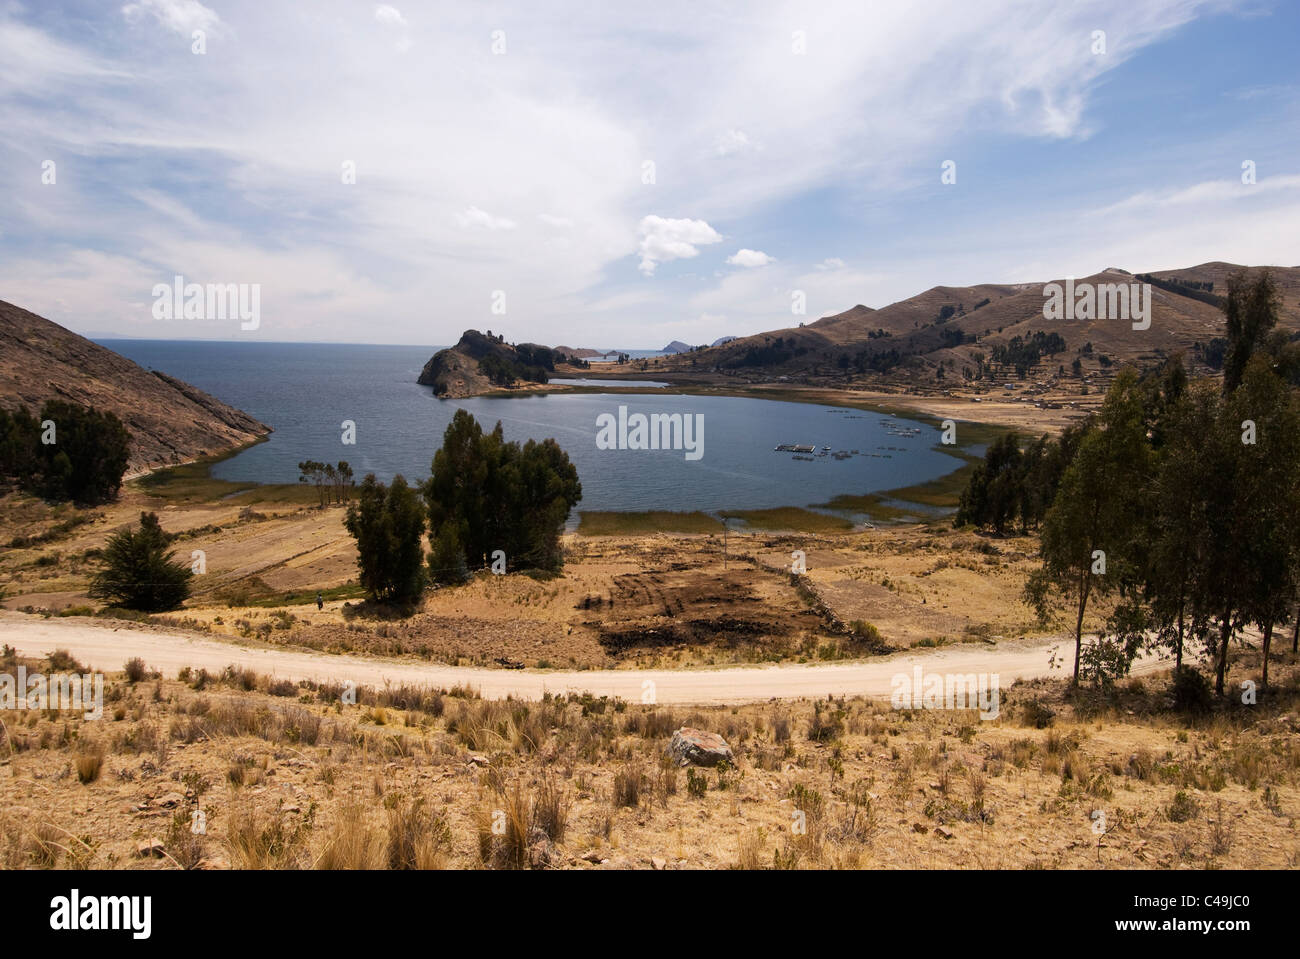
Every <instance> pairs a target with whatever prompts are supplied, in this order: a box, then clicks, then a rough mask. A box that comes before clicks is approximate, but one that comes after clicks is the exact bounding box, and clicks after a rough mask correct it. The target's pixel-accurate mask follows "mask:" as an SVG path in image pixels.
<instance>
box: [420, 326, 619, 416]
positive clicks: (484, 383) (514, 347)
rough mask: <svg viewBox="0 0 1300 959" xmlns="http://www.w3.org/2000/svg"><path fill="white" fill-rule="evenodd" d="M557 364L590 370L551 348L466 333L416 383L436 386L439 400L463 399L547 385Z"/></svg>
mask: <svg viewBox="0 0 1300 959" xmlns="http://www.w3.org/2000/svg"><path fill="white" fill-rule="evenodd" d="M583 352H584V353H588V354H589V355H592V356H600V355H602V354H600V353H598V352H595V351H583ZM557 364H558V365H561V366H564V365H571V366H572V367H573V368H574V369H575V370H581V369H585V368H586V367H587V362H586V361H585V360H584V359H582V358H580V357H576V356H571V355H570V354H568V353H565V352H563V351H561V350H558V349H557V350H553V349H551V348H550V347H549V346H541V345H540V344H537V343H516V344H511V343H507V342H506V341H505V336H504V335H503V334H496V335H493V333H492V331H491V330H488V331H487V332H486V333H480V332H479V331H478V330H466V331H465V332H464V333H462V334H461V337H460V341H459V342H458V343H457V344H456V345H455V346H453V347H450V348H448V349H445V350H439V351H438V352H437V353H435V354H434V355H433V356H432V358H430V360H429V362H427V363H425V364H424V369H422V370H421V371H420V375H419V377H418V379H417V380H416V382H417V383H419V384H420V385H422V386H432V387H433V392H434V395H436V396H440V397H446V398H448V399H460V398H463V397H466V396H477V395H479V394H482V393H488V392H491V391H492V390H494V389H511V388H518V386H519V385H520V384H523V385H525V386H527V385H528V384H545V383H547V382H548V381H549V380H550V376H551V374H552V373H554V372H555V368H556V366H557Z"/></svg>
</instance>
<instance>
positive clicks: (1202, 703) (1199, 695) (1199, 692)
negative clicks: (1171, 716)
mask: <svg viewBox="0 0 1300 959" xmlns="http://www.w3.org/2000/svg"><path fill="white" fill-rule="evenodd" d="M1170 692H1171V693H1172V694H1173V700H1174V709H1177V710H1178V711H1179V712H1183V713H1191V714H1193V715H1203V714H1205V713H1208V712H1209V711H1210V706H1211V703H1212V701H1213V700H1212V699H1211V692H1210V681H1209V680H1208V679H1206V678H1205V677H1204V676H1202V675H1201V673H1200V671H1199V670H1197V669H1195V668H1194V667H1192V666H1180V667H1178V668H1177V669H1176V670H1174V676H1173V684H1172V685H1171V687H1170Z"/></svg>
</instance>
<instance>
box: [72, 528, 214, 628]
mask: <svg viewBox="0 0 1300 959" xmlns="http://www.w3.org/2000/svg"><path fill="white" fill-rule="evenodd" d="M169 542H170V538H169V537H168V535H167V534H166V533H164V532H163V529H162V527H161V526H160V525H159V523H158V517H157V515H155V514H154V513H141V514H140V527H139V529H134V530H133V529H130V528H127V529H122V530H118V531H117V532H116V533H114V534H113V535H112V536H110V537H109V538H108V543H107V545H105V547H104V551H103V553H102V554H101V560H102V562H103V564H104V565H103V569H102V570H101V571H100V572H99V573H97V574H96V575H95V577H94V579H93V580H92V581H91V585H90V595H91V597H93V598H95V599H104V600H107V601H108V603H109V605H110V606H121V607H125V608H126V609H138V610H142V611H144V612H147V613H158V612H163V611H165V610H169V609H175V608H176V607H177V606H179V605H180V604H181V603H183V602H184V601H185V600H186V599H187V598H188V597H189V595H190V580H191V578H192V577H193V575H194V574H193V572H192V570H191V569H190V567H188V566H186V565H185V564H184V563H177V562H174V561H173V559H172V556H173V554H174V551H172V550H169V549H168V548H167V547H168V543H169Z"/></svg>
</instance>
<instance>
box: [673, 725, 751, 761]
mask: <svg viewBox="0 0 1300 959" xmlns="http://www.w3.org/2000/svg"><path fill="white" fill-rule="evenodd" d="M668 751H669V753H671V754H672V755H673V756H675V757H676V758H677V765H679V766H716V765H718V763H721V762H727V763H731V764H732V765H735V763H736V756H735V754H734V753H733V752H732V751H731V747H730V746H728V745H727V741H726V740H725V739H723V738H722V737H721V736H719V735H718V734H717V733H709V732H705V731H704V730H702V729H692V728H691V727H690V726H683V727H682V728H681V729H679V730H677V732H675V733H673V738H672V742H671V743H669V744H668Z"/></svg>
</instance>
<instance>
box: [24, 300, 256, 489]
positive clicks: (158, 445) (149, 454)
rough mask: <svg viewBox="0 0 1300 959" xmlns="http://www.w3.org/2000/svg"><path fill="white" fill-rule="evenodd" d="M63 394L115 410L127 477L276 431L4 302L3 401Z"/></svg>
mask: <svg viewBox="0 0 1300 959" xmlns="http://www.w3.org/2000/svg"><path fill="white" fill-rule="evenodd" d="M51 399H63V400H71V401H73V402H75V403H80V404H82V405H83V406H90V407H94V408H95V409H99V410H108V411H110V412H112V413H114V414H116V415H117V417H118V419H120V420H121V421H122V423H123V424H124V425H125V426H126V428H127V430H129V431H130V433H131V455H130V459H129V460H128V462H127V474H128V475H137V474H139V473H143V472H146V471H148V470H150V469H154V468H157V467H160V466H170V465H173V464H176V463H183V462H187V461H189V460H193V459H195V458H197V457H200V456H207V455H210V454H213V453H219V452H225V451H227V450H230V449H234V448H236V447H239V446H242V445H244V444H246V443H250V442H252V441H253V440H256V439H258V438H259V437H262V436H265V435H266V434H267V433H269V432H271V428H270V427H269V426H267V425H266V424H264V423H259V422H258V421H257V420H255V419H253V418H252V417H251V416H249V415H248V414H247V413H244V412H241V411H240V410H237V409H235V408H234V407H232V406H227V405H226V404H225V403H222V402H221V401H220V400H218V399H216V398H215V397H212V396H209V395H208V394H207V393H204V392H203V391H202V390H200V389H197V388H196V387H193V386H190V385H189V384H188V383H183V382H181V381H180V380H178V379H175V378H174V377H171V376H168V375H167V374H165V373H157V372H153V373H151V372H149V371H148V370H145V369H143V368H142V367H140V366H137V365H136V364H135V363H132V362H131V361H130V360H128V359H127V358H126V357H124V356H119V355H118V354H117V353H114V352H113V351H112V350H110V349H106V348H105V347H102V346H99V345H98V344H96V343H92V342H91V341H90V340H88V339H86V338H85V337H83V336H78V335H77V334H76V333H73V332H71V331H70V330H66V329H64V328H63V327H61V326H59V325H58V324H57V323H52V322H51V321H49V320H47V319H44V318H43V317H40V316H37V315H36V314H35V313H30V312H28V311H27V310H24V309H21V308H19V307H17V306H14V305H13V304H12V303H6V302H4V301H3V300H0V406H4V407H6V408H8V409H14V408H17V407H18V406H20V405H26V406H27V407H28V408H29V409H31V410H32V412H37V411H38V410H39V409H40V407H41V404H43V403H44V402H45V401H46V400H51Z"/></svg>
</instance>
